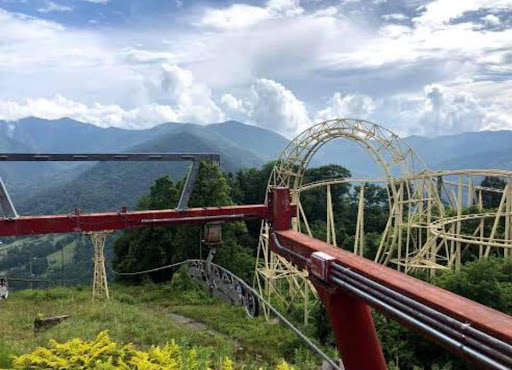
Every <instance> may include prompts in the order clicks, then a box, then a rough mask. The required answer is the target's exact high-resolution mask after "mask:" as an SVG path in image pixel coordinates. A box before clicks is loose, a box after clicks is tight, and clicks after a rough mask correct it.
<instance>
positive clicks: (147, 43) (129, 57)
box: [0, 0, 512, 138]
mask: <svg viewBox="0 0 512 370" xmlns="http://www.w3.org/2000/svg"><path fill="white" fill-rule="evenodd" d="M28 116H36V117H41V118H46V119H56V118H61V117H71V118H74V119H77V120H80V121H83V122H89V123H92V124H95V125H98V126H101V127H110V126H113V127H120V128H129V129H144V128H149V127H153V126H155V125H158V124H160V123H163V122H189V123H198V124H208V123H215V122H222V121H226V120H230V119H234V120H238V121H242V122H245V123H249V124H253V125H257V126H260V127H263V128H267V129H271V130H274V131H276V132H279V133H281V134H283V135H284V136H286V137H289V138H291V137H293V136H295V135H296V134H298V133H299V132H301V131H302V130H304V129H305V128H307V127H309V126H310V125H312V124H314V123H318V122H321V121H323V120H327V119H331V118H361V119H366V120H369V121H372V122H375V123H378V124H380V125H382V126H384V127H386V128H389V129H391V130H393V131H395V132H396V133H398V134H400V135H429V136H433V135H447V134H453V133H459V132H468V131H481V130H501V129H512V0H267V1H256V0H252V1H250V0H248V1H230V0H204V1H196V0H194V1H191V0H0V119H1V120H8V121H16V120H18V119H21V118H24V117H28Z"/></svg>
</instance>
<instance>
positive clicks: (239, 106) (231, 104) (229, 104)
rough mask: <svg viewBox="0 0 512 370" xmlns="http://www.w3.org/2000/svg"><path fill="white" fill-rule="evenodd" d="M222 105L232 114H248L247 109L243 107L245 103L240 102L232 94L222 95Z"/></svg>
mask: <svg viewBox="0 0 512 370" xmlns="http://www.w3.org/2000/svg"><path fill="white" fill-rule="evenodd" d="M221 103H222V104H223V105H224V106H225V107H226V108H227V109H228V110H230V111H232V112H241V113H246V111H245V108H244V106H243V101H242V100H238V99H237V98H235V97H234V96H233V95H231V94H224V95H222V98H221Z"/></svg>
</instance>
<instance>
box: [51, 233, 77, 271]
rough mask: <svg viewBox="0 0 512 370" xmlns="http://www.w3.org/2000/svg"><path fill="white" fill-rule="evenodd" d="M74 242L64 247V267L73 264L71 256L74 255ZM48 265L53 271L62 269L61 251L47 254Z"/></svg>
mask: <svg viewBox="0 0 512 370" xmlns="http://www.w3.org/2000/svg"><path fill="white" fill-rule="evenodd" d="M76 244H77V243H76V240H73V241H72V242H71V243H69V244H66V245H65V246H64V266H66V265H69V264H71V263H72V262H73V256H74V255H75V248H76ZM46 258H47V260H48V264H49V265H50V266H52V267H53V268H55V269H60V268H61V267H62V251H56V252H53V253H51V254H49V255H48V256H47V257H46Z"/></svg>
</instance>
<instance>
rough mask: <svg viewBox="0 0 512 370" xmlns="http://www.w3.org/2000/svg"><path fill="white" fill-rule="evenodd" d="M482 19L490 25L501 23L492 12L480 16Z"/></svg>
mask: <svg viewBox="0 0 512 370" xmlns="http://www.w3.org/2000/svg"><path fill="white" fill-rule="evenodd" d="M482 20H483V21H484V22H485V23H487V24H489V25H491V26H499V25H500V24H501V21H500V19H499V18H498V17H497V16H495V15H494V14H487V15H486V16H485V17H482Z"/></svg>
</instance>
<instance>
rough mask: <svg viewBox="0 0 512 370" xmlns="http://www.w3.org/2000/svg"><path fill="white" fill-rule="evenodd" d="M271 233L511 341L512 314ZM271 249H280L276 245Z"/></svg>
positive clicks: (295, 236)
mask: <svg viewBox="0 0 512 370" xmlns="http://www.w3.org/2000/svg"><path fill="white" fill-rule="evenodd" d="M275 234H276V237H277V239H278V241H279V243H281V244H282V245H283V246H286V247H287V248H288V249H290V250H292V251H293V252H294V253H296V254H298V255H301V256H303V257H306V258H309V257H310V256H311V254H312V253H314V252H324V253H327V254H328V255H330V256H332V257H334V258H335V261H336V262H338V263H339V264H341V265H343V266H345V267H348V268H350V269H351V270H352V271H354V272H357V273H359V274H361V275H363V276H365V277H367V278H369V279H370V280H373V281H375V282H378V283H380V284H382V285H385V286H386V287H388V288H390V289H393V290H395V291H397V292H399V293H401V294H403V295H405V296H407V297H409V298H412V299H414V300H415V301H417V302H420V303H423V304H425V305H427V306H429V307H431V308H434V309H436V310H438V311H439V312H441V313H444V314H446V315H448V316H450V317H453V318H455V319H457V320H459V321H462V322H465V323H468V324H470V325H471V326H472V327H473V328H475V329H478V330H481V331H482V332H484V333H486V334H489V335H491V336H493V337H495V338H498V339H500V340H502V341H504V342H506V343H512V316H509V315H506V314H504V313H502V312H499V311H496V310H494V309H492V308H489V307H487V306H484V305H481V304H479V303H476V302H474V301H471V300H469V299H467V298H464V297H461V296H459V295H457V294H454V293H451V292H449V291H447V290H444V289H441V288H439V287H436V286H434V285H432V284H429V283H427V282H424V281H421V280H419V279H416V278H414V277H412V276H409V275H406V274H404V273H401V272H398V271H396V270H393V269H391V268H389V267H386V266H383V265H380V264H378V263H375V262H373V261H370V260H368V259H366V258H362V257H359V256H357V255H355V254H352V253H350V252H348V251H344V250H343V249H340V248H336V247H334V246H332V245H330V244H327V243H325V242H322V241H320V240H317V239H314V238H311V237H309V236H307V235H304V234H301V233H298V232H295V231H292V230H282V231H275ZM275 251H276V252H277V253H279V252H280V251H279V250H277V249H276V250H275ZM286 257H287V259H289V260H291V261H292V262H293V263H295V264H297V265H298V266H300V267H303V268H306V266H305V262H304V260H301V259H299V258H296V257H294V255H293V254H287V256H286Z"/></svg>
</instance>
